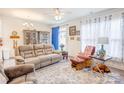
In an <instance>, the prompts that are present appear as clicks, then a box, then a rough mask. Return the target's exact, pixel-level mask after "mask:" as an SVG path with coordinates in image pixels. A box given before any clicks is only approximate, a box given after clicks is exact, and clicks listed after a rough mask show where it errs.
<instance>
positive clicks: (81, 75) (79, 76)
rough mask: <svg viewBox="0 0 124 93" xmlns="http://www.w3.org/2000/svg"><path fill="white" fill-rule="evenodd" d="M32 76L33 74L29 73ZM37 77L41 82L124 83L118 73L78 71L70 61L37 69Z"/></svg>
mask: <svg viewBox="0 0 124 93" xmlns="http://www.w3.org/2000/svg"><path fill="white" fill-rule="evenodd" d="M29 75H30V76H32V75H33V74H32V73H31V74H29ZM36 78H37V81H38V83H39V84H120V83H124V81H122V79H121V77H120V76H119V74H117V73H110V74H105V75H104V76H103V75H101V74H98V73H93V72H92V71H91V70H89V69H84V70H80V71H76V70H75V69H73V68H71V65H70V63H69V62H68V61H61V62H59V63H56V64H53V65H50V66H47V67H44V68H41V69H39V70H36Z"/></svg>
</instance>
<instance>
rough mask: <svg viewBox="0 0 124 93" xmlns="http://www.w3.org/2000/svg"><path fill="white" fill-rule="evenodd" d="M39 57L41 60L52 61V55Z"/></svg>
mask: <svg viewBox="0 0 124 93" xmlns="http://www.w3.org/2000/svg"><path fill="white" fill-rule="evenodd" d="M38 58H39V59H40V62H44V61H51V56H49V55H42V56H38Z"/></svg>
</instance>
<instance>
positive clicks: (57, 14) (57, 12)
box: [54, 8, 64, 21]
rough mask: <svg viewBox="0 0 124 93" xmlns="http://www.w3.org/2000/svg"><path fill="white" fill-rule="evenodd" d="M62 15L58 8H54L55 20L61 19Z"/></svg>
mask: <svg viewBox="0 0 124 93" xmlns="http://www.w3.org/2000/svg"><path fill="white" fill-rule="evenodd" d="M62 15H64V13H61V12H60V9H59V8H56V9H55V16H54V18H55V20H56V21H60V20H61V19H62Z"/></svg>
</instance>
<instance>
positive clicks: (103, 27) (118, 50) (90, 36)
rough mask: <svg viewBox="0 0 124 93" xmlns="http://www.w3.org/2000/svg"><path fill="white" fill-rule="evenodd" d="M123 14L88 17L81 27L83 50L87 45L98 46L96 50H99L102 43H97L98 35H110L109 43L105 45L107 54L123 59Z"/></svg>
mask: <svg viewBox="0 0 124 93" xmlns="http://www.w3.org/2000/svg"><path fill="white" fill-rule="evenodd" d="M121 19H122V15H121V14H117V13H115V14H112V15H105V16H100V17H94V18H86V19H85V20H84V21H83V23H82V26H81V27H82V28H81V42H82V43H81V46H82V47H81V48H82V51H83V50H84V48H85V47H86V45H94V46H96V51H97V50H99V48H100V45H99V44H97V39H98V37H108V38H109V44H107V45H105V49H106V52H107V55H110V56H112V57H114V58H115V59H118V60H120V59H121V60H122V59H123V55H122V54H123V53H122V52H123V51H122V49H123V47H124V46H122V42H123V41H122V37H123V36H122V32H123V31H122V30H123V29H124V27H122V24H124V22H121Z"/></svg>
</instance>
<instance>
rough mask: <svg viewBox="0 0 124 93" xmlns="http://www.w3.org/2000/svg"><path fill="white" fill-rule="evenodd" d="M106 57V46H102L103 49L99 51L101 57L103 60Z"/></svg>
mask: <svg viewBox="0 0 124 93" xmlns="http://www.w3.org/2000/svg"><path fill="white" fill-rule="evenodd" d="M105 55H106V51H105V50H104V45H101V49H100V50H99V57H101V58H103V57H104V56H105Z"/></svg>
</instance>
